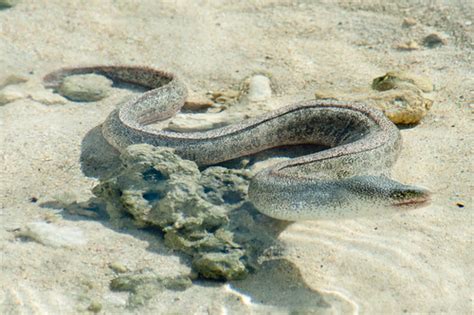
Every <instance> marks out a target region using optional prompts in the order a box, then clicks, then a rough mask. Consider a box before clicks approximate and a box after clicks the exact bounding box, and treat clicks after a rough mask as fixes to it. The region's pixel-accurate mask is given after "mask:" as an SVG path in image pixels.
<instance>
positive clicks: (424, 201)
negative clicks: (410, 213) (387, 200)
mask: <svg viewBox="0 0 474 315" xmlns="http://www.w3.org/2000/svg"><path fill="white" fill-rule="evenodd" d="M430 202H431V196H430V194H424V195H423V196H416V197H412V198H407V199H403V200H400V201H398V202H394V203H392V206H394V207H396V208H418V207H422V206H425V205H428V204H429V203H430Z"/></svg>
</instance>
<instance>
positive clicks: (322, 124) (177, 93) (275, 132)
mask: <svg viewBox="0 0 474 315" xmlns="http://www.w3.org/2000/svg"><path fill="white" fill-rule="evenodd" d="M87 73H96V74H101V75H104V76H106V77H108V78H110V79H112V80H113V81H114V82H125V83H131V84H136V85H140V86H143V87H145V88H147V89H149V90H148V91H147V92H145V93H143V94H141V95H140V96H138V97H136V98H133V99H131V100H129V101H127V102H125V103H124V104H122V105H121V106H119V107H118V108H117V109H116V110H114V111H112V113H111V114H110V115H109V116H108V118H107V119H106V120H105V122H104V124H103V125H102V133H103V135H104V137H105V139H107V141H108V142H109V143H110V144H111V145H112V146H114V147H115V148H117V149H118V150H120V151H123V150H124V148H126V147H127V146H128V145H131V144H137V143H148V144H151V145H154V146H165V147H172V148H174V149H175V151H176V153H177V154H179V155H180V156H181V157H183V158H185V159H189V160H193V161H195V162H196V163H197V164H198V165H200V166H205V165H212V164H216V163H219V162H223V161H226V160H230V159H233V158H236V157H240V156H244V155H249V154H253V153H256V152H259V151H262V150H264V149H268V148H271V147H277V146H282V145H292V144H318V145H323V146H326V147H329V149H327V150H324V151H320V152H317V153H313V154H309V155H305V156H301V157H298V158H294V159H291V160H288V161H284V162H280V163H278V164H275V165H273V166H271V167H268V168H266V169H264V170H263V171H260V172H259V173H258V174H256V175H255V176H254V178H253V179H252V180H251V182H250V186H249V198H250V200H251V201H252V203H253V204H254V205H255V206H256V207H257V209H258V210H259V211H260V212H262V213H264V214H266V215H268V216H270V217H273V218H277V219H281V220H288V221H298V220H313V219H338V218H345V217H356V216H364V215H370V214H374V213H380V212H383V211H387V209H393V208H394V207H395V208H399V207H400V206H404V207H405V206H416V205H419V204H422V203H425V202H427V201H428V200H429V192H428V190H426V189H424V188H419V187H415V186H409V185H405V184H401V183H399V182H397V181H394V180H391V179H390V178H388V175H389V172H390V168H391V166H392V164H393V163H394V162H395V161H396V159H397V156H398V153H399V150H400V145H401V136H400V133H399V131H398V128H397V127H396V126H395V125H394V124H393V123H392V122H390V121H389V120H388V119H387V118H386V117H385V116H384V115H383V113H381V112H380V111H378V110H375V109H372V108H369V107H367V106H364V105H363V104H356V103H350V102H339V101H317V100H312V101H307V102H302V103H298V104H295V105H291V106H287V107H284V108H281V109H278V110H275V111H273V112H270V113H268V114H266V115H263V116H260V117H257V118H252V119H247V120H244V121H242V122H240V123H237V124H233V125H230V126H225V127H222V128H218V129H213V130H209V131H201V132H189V133H187V132H174V131H167V130H158V129H155V128H152V127H151V126H148V125H149V124H150V123H153V122H156V121H159V120H163V119H166V118H169V117H172V116H173V115H174V114H175V113H176V112H177V111H179V110H180V108H181V107H182V106H183V104H184V102H185V99H186V96H187V90H186V87H185V86H184V84H183V83H182V82H181V81H180V80H179V79H178V78H177V77H176V76H175V75H173V74H171V73H166V72H162V71H159V70H155V69H151V68H147V67H136V66H130V67H127V66H94V67H82V68H69V69H67V68H66V69H61V70H59V71H56V72H53V73H50V74H49V75H47V76H46V77H45V78H44V82H45V85H46V86H47V87H52V88H55V87H57V86H58V85H59V84H60V83H61V82H62V80H63V79H64V78H65V77H67V76H70V75H76V74H87Z"/></svg>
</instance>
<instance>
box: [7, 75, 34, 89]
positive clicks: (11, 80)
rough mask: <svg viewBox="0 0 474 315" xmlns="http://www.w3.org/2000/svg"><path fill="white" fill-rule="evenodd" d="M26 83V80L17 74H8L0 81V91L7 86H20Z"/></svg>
mask: <svg viewBox="0 0 474 315" xmlns="http://www.w3.org/2000/svg"><path fill="white" fill-rule="evenodd" d="M26 81H28V78H27V77H25V76H23V75H19V74H10V75H7V76H5V77H2V79H0V89H1V88H4V87H5V86H7V85H13V84H20V83H25V82H26Z"/></svg>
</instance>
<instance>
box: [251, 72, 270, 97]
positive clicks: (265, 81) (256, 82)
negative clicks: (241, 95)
mask: <svg viewBox="0 0 474 315" xmlns="http://www.w3.org/2000/svg"><path fill="white" fill-rule="evenodd" d="M247 97H248V99H249V101H251V102H262V101H266V100H268V99H270V98H271V97H272V88H271V86H270V79H269V78H267V77H266V76H264V75H261V74H257V75H254V76H253V77H251V78H250V79H249V81H248V94H247Z"/></svg>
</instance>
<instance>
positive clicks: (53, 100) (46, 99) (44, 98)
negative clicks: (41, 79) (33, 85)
mask: <svg viewBox="0 0 474 315" xmlns="http://www.w3.org/2000/svg"><path fill="white" fill-rule="evenodd" d="M30 97H31V99H32V100H34V101H37V102H39V103H42V104H45V105H63V104H66V103H67V100H66V99H65V98H64V97H62V96H61V95H59V94H54V93H51V92H50V91H46V90H36V91H31V92H30Z"/></svg>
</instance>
